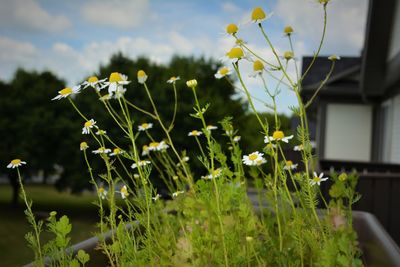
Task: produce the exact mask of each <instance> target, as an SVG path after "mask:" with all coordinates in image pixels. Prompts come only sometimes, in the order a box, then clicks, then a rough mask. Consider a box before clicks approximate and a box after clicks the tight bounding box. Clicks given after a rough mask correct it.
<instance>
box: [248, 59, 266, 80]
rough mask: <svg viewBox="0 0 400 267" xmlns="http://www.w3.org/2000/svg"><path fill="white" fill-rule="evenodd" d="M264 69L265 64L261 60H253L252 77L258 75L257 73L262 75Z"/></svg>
mask: <svg viewBox="0 0 400 267" xmlns="http://www.w3.org/2000/svg"><path fill="white" fill-rule="evenodd" d="M263 70H264V64H263V63H262V62H261V61H260V60H258V59H257V60H255V61H254V62H253V72H252V73H251V74H250V77H256V76H257V75H261V74H262V72H263Z"/></svg>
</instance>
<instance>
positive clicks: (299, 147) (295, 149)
mask: <svg viewBox="0 0 400 267" xmlns="http://www.w3.org/2000/svg"><path fill="white" fill-rule="evenodd" d="M303 149H304V147H303V145H302V144H300V145H297V146H294V148H293V150H294V151H302V150H303Z"/></svg>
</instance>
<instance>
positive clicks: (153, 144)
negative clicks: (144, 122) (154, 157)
mask: <svg viewBox="0 0 400 267" xmlns="http://www.w3.org/2000/svg"><path fill="white" fill-rule="evenodd" d="M159 145H160V143H159V142H151V143H150V144H149V146H148V148H149V150H150V151H158V150H159V149H158V147H159Z"/></svg>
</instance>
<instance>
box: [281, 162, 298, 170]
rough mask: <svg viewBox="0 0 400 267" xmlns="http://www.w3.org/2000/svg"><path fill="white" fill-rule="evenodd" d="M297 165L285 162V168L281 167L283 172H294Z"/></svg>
mask: <svg viewBox="0 0 400 267" xmlns="http://www.w3.org/2000/svg"><path fill="white" fill-rule="evenodd" d="M297 166H298V164H294V163H293V161H291V160H287V161H286V164H285V166H283V169H284V170H295V169H296V168H297Z"/></svg>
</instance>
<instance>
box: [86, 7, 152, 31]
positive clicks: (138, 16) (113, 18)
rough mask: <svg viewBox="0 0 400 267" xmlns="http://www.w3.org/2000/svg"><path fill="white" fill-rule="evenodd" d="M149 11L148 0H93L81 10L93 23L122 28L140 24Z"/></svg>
mask: <svg viewBox="0 0 400 267" xmlns="http://www.w3.org/2000/svg"><path fill="white" fill-rule="evenodd" d="M148 13H149V1H148V0H130V1H122V0H113V1H104V0H93V1H88V2H86V3H85V4H84V5H83V6H82V10H81V14H82V16H83V18H84V19H85V20H87V21H89V22H91V23H93V24H96V25H105V26H111V27H115V28H122V29H127V28H134V27H137V26H140V25H141V24H142V23H143V21H144V20H145V19H146V18H147V17H148Z"/></svg>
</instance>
